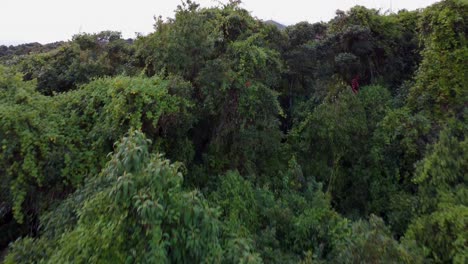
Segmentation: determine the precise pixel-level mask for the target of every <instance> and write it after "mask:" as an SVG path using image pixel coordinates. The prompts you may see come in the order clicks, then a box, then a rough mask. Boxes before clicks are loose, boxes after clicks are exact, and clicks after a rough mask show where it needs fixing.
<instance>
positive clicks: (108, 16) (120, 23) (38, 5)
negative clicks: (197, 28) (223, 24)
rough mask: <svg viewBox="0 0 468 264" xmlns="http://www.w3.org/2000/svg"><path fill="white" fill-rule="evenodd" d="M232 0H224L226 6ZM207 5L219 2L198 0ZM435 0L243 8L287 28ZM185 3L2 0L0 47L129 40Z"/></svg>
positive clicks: (250, 2) (266, 2)
mask: <svg viewBox="0 0 468 264" xmlns="http://www.w3.org/2000/svg"><path fill="white" fill-rule="evenodd" d="M226 1H227V0H221V2H226ZM196 2H198V3H200V4H201V5H202V6H203V7H209V6H214V5H217V3H218V2H219V1H214V0H198V1H196ZM434 2H436V1H435V0H324V1H314V0H244V1H243V7H244V8H245V9H247V10H248V11H250V12H251V14H252V15H253V16H256V17H258V18H260V19H264V20H268V19H273V20H276V21H278V22H280V23H283V24H285V25H291V24H294V23H297V22H300V21H309V22H318V21H328V20H330V19H331V18H332V17H333V16H334V14H335V10H337V9H341V10H347V9H349V8H350V7H352V6H354V5H363V6H366V7H372V8H377V9H381V10H383V11H386V10H389V9H392V10H393V11H398V10H399V9H403V8H404V9H409V10H414V9H416V8H421V7H426V6H428V5H430V4H432V3H434ZM180 3H181V1H180V0H1V4H0V44H18V43H22V42H33V41H37V42H40V43H49V42H54V41H58V40H69V39H71V37H72V36H73V35H74V34H77V33H79V32H89V33H92V32H99V31H102V30H116V31H121V32H122V33H123V35H124V37H134V36H135V32H139V33H143V34H146V33H149V32H152V31H153V24H154V19H153V17H154V16H159V15H161V16H163V17H164V18H166V17H173V15H174V10H175V9H176V7H177V5H178V4H180Z"/></svg>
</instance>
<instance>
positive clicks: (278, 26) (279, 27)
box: [265, 19, 286, 30]
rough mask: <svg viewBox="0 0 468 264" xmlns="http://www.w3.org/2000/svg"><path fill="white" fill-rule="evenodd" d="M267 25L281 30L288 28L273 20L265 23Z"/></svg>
mask: <svg viewBox="0 0 468 264" xmlns="http://www.w3.org/2000/svg"><path fill="white" fill-rule="evenodd" d="M265 24H269V25H273V26H276V27H277V28H278V29H279V30H283V29H285V28H286V26H285V25H283V24H281V23H279V22H276V21H274V20H271V19H270V20H267V21H265Z"/></svg>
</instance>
